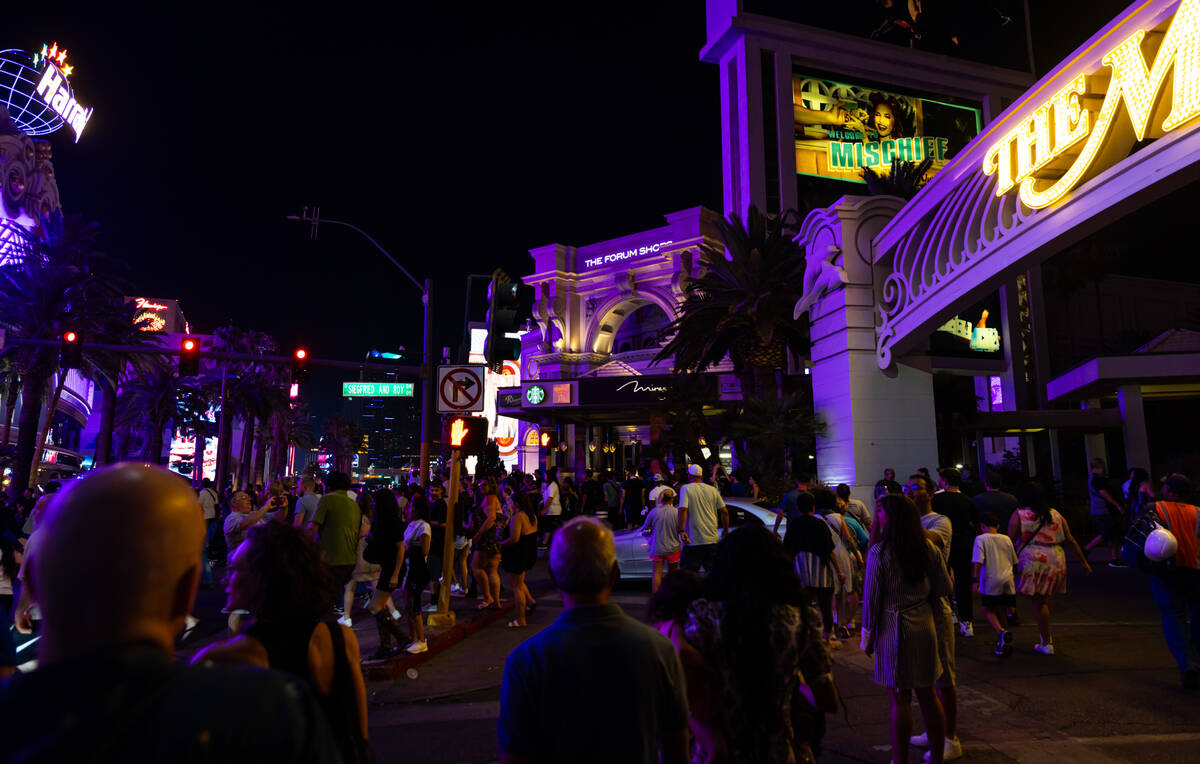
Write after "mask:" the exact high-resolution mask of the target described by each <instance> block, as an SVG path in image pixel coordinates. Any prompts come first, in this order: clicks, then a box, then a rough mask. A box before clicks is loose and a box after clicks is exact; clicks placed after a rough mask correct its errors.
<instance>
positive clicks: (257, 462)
mask: <svg viewBox="0 0 1200 764" xmlns="http://www.w3.org/2000/svg"><path fill="white" fill-rule="evenodd" d="M266 458H267V423H266V422H265V421H264V422H263V423H262V424H260V425H259V427H258V437H257V438H255V440H254V469H253V470H252V471H251V473H250V477H251V480H252V482H253V483H254V484H255V485H258V484H259V483H264V482H266V481H264V480H263V467H264V465H263V462H264V461H266Z"/></svg>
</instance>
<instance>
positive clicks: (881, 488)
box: [875, 467, 900, 498]
mask: <svg viewBox="0 0 1200 764" xmlns="http://www.w3.org/2000/svg"><path fill="white" fill-rule="evenodd" d="M889 493H900V484H899V483H897V482H896V471H895V470H894V469H892V468H891V467H888V468H887V469H885V470H884V471H883V480H880V481H879V482H877V483H876V484H875V498H879V497H880V496H882V495H885V494H889Z"/></svg>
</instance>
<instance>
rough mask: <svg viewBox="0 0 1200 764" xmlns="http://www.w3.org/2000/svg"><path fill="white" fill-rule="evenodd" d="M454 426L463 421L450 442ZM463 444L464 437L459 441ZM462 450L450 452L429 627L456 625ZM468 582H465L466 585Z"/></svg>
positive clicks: (455, 421) (454, 449)
mask: <svg viewBox="0 0 1200 764" xmlns="http://www.w3.org/2000/svg"><path fill="white" fill-rule="evenodd" d="M454 425H458V426H459V427H460V428H461V427H462V419H461V418H459V419H455V420H454V424H452V425H451V432H450V442H451V443H454V442H456V441H455V439H454ZM457 442H459V443H461V442H462V435H461V429H460V435H459V439H458V441H457ZM460 453H461V450H460V449H458V448H453V449H451V450H450V492H449V493H448V494H447V496H446V525H445V528H444V530H445V532H444V533H443V534H442V535H443V536H444V537H445V538H444V540H443V542H442V585H441V586H439V587H438V601H437V608H438V609H437V612H436V613H430V614H429V625H430V626H436V627H438V628H449V627H451V626H453V625H454V622H455V621H454V611H453V610H451V609H450V579H451V578H452V577H453V576H454V505H455V504H457V503H458V483H459V464H458V462H459V454H460ZM465 583H466V581H464V582H463V584H465Z"/></svg>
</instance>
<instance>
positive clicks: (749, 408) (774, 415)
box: [729, 395, 825, 501]
mask: <svg viewBox="0 0 1200 764" xmlns="http://www.w3.org/2000/svg"><path fill="white" fill-rule="evenodd" d="M824 432H825V424H824V422H823V421H822V420H821V419H820V418H819V417H817V416H815V415H814V414H813V409H812V402H811V401H806V400H803V399H801V398H800V397H799V396H796V395H785V396H783V397H782V398H750V399H747V400H745V401H743V403H742V406H741V407H740V408H739V409H738V411H737V416H735V417H732V418H731V420H730V423H729V433H730V436H731V437H730V440H731V443H732V445H733V450H734V454H735V456H737V461H738V465H739V466H740V467H741V468H742V469H744V470H746V471H747V472H750V473H751V474H755V475H758V476H759V484H760V485H761V486H762V488H763V492H764V494H765V497H766V498H768V499H770V500H773V501H779V500H781V499H782V498H783V494H784V493H785V492H786V491H787V490H788V488H789V487H790V486H789V485H788V481H786V480H784V479H783V477H784V475H785V473H786V469H785V467H786V465H785V456H786V454H787V452H788V451H789V450H790V451H791V453H792V457H793V460H794V459H796V458H797V457H800V458H804V459H806V458H807V456H808V455H809V454H811V453H812V451H813V448H814V446H815V438H816V436H818V435H822V434H824ZM795 470H796V467H795V466H793V471H795Z"/></svg>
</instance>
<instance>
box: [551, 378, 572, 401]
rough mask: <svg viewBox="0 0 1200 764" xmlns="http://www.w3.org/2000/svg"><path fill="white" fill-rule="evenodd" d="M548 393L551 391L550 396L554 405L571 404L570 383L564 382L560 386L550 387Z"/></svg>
mask: <svg viewBox="0 0 1200 764" xmlns="http://www.w3.org/2000/svg"><path fill="white" fill-rule="evenodd" d="M550 391H551V392H550V396H551V398H552V399H553V402H554V403H556V404H570V403H571V383H570V382H564V383H562V384H556V385H551V386H550Z"/></svg>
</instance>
